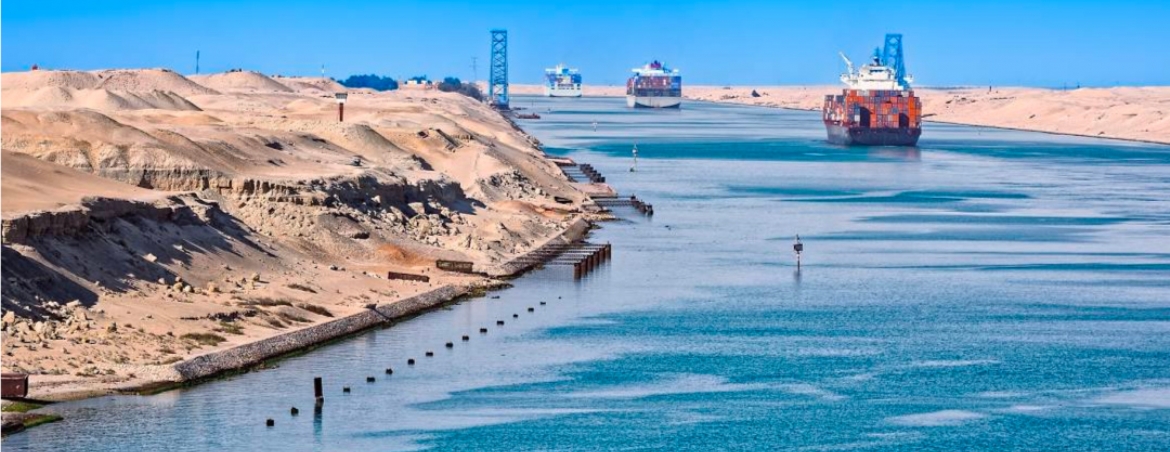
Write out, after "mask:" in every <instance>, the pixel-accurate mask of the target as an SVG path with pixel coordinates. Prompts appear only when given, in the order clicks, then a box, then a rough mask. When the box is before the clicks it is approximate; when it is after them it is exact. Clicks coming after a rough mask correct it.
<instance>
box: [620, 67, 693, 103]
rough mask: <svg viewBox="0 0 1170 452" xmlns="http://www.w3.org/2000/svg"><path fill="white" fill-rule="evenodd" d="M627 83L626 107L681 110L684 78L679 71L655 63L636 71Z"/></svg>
mask: <svg viewBox="0 0 1170 452" xmlns="http://www.w3.org/2000/svg"><path fill="white" fill-rule="evenodd" d="M633 71H634V76H633V77H630V79H629V80H627V81H626V105H628V106H629V107H630V108H679V105H681V104H682V76H681V75H679V74H678V69H668V68H667V67H666V65H664V64H662V63H660V62H658V61H654V62H652V63H650V64H647V65H645V66H643V67H640V68H637V69H634V70H633Z"/></svg>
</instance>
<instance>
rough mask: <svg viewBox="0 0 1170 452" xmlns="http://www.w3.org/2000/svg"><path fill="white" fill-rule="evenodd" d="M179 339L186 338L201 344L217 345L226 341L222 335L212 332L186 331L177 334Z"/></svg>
mask: <svg viewBox="0 0 1170 452" xmlns="http://www.w3.org/2000/svg"><path fill="white" fill-rule="evenodd" d="M179 338H180V339H188V340H192V341H195V342H197V343H199V344H202V345H213V346H214V345H219V343H220V342H226V341H227V339H225V338H224V337H223V336H220V335H218V334H212V333H187V334H184V335H182V336H179Z"/></svg>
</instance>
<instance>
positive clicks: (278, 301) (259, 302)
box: [242, 297, 293, 307]
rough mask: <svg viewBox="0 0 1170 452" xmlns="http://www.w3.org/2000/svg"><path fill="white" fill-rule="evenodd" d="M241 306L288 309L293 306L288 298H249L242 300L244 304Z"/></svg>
mask: <svg viewBox="0 0 1170 452" xmlns="http://www.w3.org/2000/svg"><path fill="white" fill-rule="evenodd" d="M242 304H243V305H244V306H289V307H291V306H292V305H293V304H292V301H290V300H289V299H288V298H269V297H257V298H249V299H247V300H244V302H243V303H242Z"/></svg>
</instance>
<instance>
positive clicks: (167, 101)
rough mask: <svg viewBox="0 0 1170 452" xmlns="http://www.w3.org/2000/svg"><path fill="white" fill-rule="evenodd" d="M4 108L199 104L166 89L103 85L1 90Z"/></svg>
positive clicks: (115, 108) (131, 107) (140, 107)
mask: <svg viewBox="0 0 1170 452" xmlns="http://www.w3.org/2000/svg"><path fill="white" fill-rule="evenodd" d="M4 105H5V106H6V107H27V108H39V109H69V108H89V109H94V110H108V111H118V110H145V109H158V110H184V111H198V110H199V107H198V106H196V105H195V104H193V103H191V101H189V100H187V99H186V98H184V97H183V96H180V95H178V94H175V93H173V92H170V91H157V90H150V91H143V92H137V93H135V92H125V91H123V92H116V91H111V90H108V89H103V88H95V89H73V88H69V87H64V86H46V87H43V88H40V89H36V90H31V91H27V90H19V89H10V90H4Z"/></svg>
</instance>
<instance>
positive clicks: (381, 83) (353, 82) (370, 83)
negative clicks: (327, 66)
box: [337, 74, 398, 91]
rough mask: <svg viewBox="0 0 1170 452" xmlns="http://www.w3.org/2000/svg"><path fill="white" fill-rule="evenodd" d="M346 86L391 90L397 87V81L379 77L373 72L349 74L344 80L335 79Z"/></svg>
mask: <svg viewBox="0 0 1170 452" xmlns="http://www.w3.org/2000/svg"><path fill="white" fill-rule="evenodd" d="M337 83H340V84H341V85H342V86H345V87H346V88H370V89H373V90H375V91H392V90H396V89H398V81H397V80H394V79H393V78H390V77H381V76H377V75H374V74H366V75H351V76H349V78H346V79H345V80H337Z"/></svg>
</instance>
